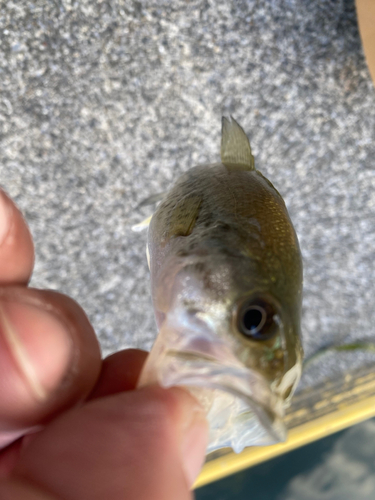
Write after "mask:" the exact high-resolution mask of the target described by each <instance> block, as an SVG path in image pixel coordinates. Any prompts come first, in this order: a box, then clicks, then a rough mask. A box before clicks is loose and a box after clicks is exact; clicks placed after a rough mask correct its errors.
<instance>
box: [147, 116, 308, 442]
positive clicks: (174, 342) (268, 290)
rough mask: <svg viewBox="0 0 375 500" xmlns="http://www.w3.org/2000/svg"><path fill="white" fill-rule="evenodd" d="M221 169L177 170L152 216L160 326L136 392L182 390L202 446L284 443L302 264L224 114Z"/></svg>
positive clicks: (276, 205) (278, 208) (288, 226)
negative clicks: (204, 437)
mask: <svg viewBox="0 0 375 500" xmlns="http://www.w3.org/2000/svg"><path fill="white" fill-rule="evenodd" d="M221 159H222V162H221V163H216V164H212V165H202V166H197V167H194V168H192V169H191V170H189V171H188V172H187V173H185V174H184V175H182V176H181V177H180V178H179V179H178V180H177V182H176V183H175V185H174V186H173V187H172V188H171V189H170V190H169V191H168V193H167V194H166V195H165V197H164V199H163V201H162V202H161V203H160V205H159V206H158V208H157V210H156V211H155V213H154V215H153V216H152V218H151V221H150V226H149V231H148V255H149V266H150V273H151V287H152V299H153V306H154V310H155V316H156V320H157V324H158V327H159V329H160V332H159V336H158V339H157V341H156V342H155V345H154V348H153V350H152V351H151V355H150V357H149V361H148V363H147V364H146V367H145V369H144V372H143V374H142V376H141V385H143V384H145V383H149V382H151V381H153V382H159V383H161V384H162V385H164V386H170V385H184V386H187V387H189V388H190V390H191V391H192V392H193V393H194V394H195V395H196V396H197V397H198V399H200V401H201V403H202V404H203V405H204V406H205V408H206V411H207V414H208V420H209V423H210V428H211V437H210V447H209V450H210V451H211V450H213V449H217V448H219V447H222V446H232V447H233V449H235V451H240V450H241V449H243V447H244V446H248V445H251V444H271V443H274V442H277V441H280V440H282V439H284V438H285V429H284V427H283V421H282V418H283V411H284V408H285V406H286V405H287V404H288V401H289V400H290V397H291V395H292V394H293V391H294V389H295V387H296V384H297V383H298V380H299V377H300V373H301V362H302V348H301V343H300V317H301V301H302V259H301V253H300V249H299V245H298V240H297V236H296V233H295V231H294V228H293V225H292V223H291V220H290V218H289V215H288V212H287V209H286V206H285V203H284V201H283V199H282V197H281V195H280V194H279V193H278V191H277V190H276V189H275V188H274V186H273V185H272V184H271V182H270V181H268V180H267V179H266V178H265V177H264V176H263V175H262V174H261V173H260V172H259V171H257V170H255V168H254V160H253V157H252V154H251V148H250V144H249V142H248V139H247V137H246V135H245V133H244V132H243V130H242V128H241V127H240V126H239V125H238V124H237V122H235V121H234V120H233V119H232V120H231V121H229V120H226V119H225V118H224V119H223V133H222V148H221Z"/></svg>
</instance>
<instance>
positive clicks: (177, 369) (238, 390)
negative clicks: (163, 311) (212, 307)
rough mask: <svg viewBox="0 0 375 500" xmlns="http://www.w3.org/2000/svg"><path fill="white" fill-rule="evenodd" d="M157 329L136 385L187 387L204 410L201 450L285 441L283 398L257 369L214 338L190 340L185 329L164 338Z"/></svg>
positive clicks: (238, 449) (163, 333)
mask: <svg viewBox="0 0 375 500" xmlns="http://www.w3.org/2000/svg"><path fill="white" fill-rule="evenodd" d="M163 330H164V329H163V328H162V330H161V331H160V332H159V336H158V338H157V340H156V342H155V344H154V347H153V349H152V350H151V353H150V355H149V357H148V359H147V361H146V364H145V367H144V369H143V371H142V373H141V377H140V380H139V384H138V385H139V386H143V385H149V384H151V383H155V382H156V383H158V384H160V385H161V386H162V387H165V388H168V387H172V386H183V387H185V388H187V389H188V390H189V391H190V392H191V393H192V394H193V395H194V396H195V397H196V398H197V399H198V400H199V402H200V404H201V405H202V406H203V408H204V409H205V411H206V415H207V420H208V422H209V427H210V436H209V445H208V449H207V452H211V451H214V450H217V449H219V448H223V447H231V448H232V449H233V450H234V451H235V452H236V453H239V452H241V451H242V450H243V449H244V448H245V447H247V446H262V445H270V444H275V443H278V442H281V441H285V439H286V428H285V424H284V422H283V417H284V407H283V400H282V398H281V397H280V396H279V395H278V394H276V393H274V392H273V391H272V389H271V387H270V384H269V382H268V381H267V380H266V379H265V378H264V377H263V376H262V375H261V374H260V373H258V372H257V371H255V370H253V369H250V368H248V367H246V366H245V365H243V364H242V363H241V362H240V361H239V360H238V359H237V358H236V357H235V356H234V355H233V354H232V352H231V350H230V349H229V348H228V346H227V345H225V343H223V342H222V341H220V340H217V339H210V341H209V343H207V340H206V341H205V342H203V343H202V337H200V338H199V342H194V341H193V342H192V341H191V337H190V338H189V336H186V332H185V335H183V338H182V336H180V335H178V334H176V332H173V335H169V338H168V335H165V333H166V332H165V331H164V332H163ZM166 337H167V338H166ZM171 338H172V342H171ZM187 338H189V341H188V342H187V341H186V339H187Z"/></svg>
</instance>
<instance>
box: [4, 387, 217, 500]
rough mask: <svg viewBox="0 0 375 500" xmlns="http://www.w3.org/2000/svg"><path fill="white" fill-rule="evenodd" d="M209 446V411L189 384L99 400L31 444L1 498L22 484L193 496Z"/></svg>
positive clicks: (97, 494)
mask: <svg viewBox="0 0 375 500" xmlns="http://www.w3.org/2000/svg"><path fill="white" fill-rule="evenodd" d="M206 445H207V423H206V420H205V418H204V414H203V412H202V409H201V407H200V406H199V405H198V403H197V402H196V400H195V399H194V398H193V397H192V396H190V394H188V393H187V392H186V391H184V390H183V389H178V388H172V389H168V390H165V389H161V388H160V387H157V386H153V387H146V388H142V389H139V390H135V391H130V392H125V393H121V394H117V395H115V396H110V397H106V398H101V399H97V400H93V401H91V402H89V403H87V404H86V405H85V406H84V407H81V408H78V409H74V410H71V411H69V412H67V413H65V414H63V415H62V416H60V417H58V418H57V419H56V420H55V421H53V422H52V423H51V424H50V425H49V426H47V428H46V429H45V430H44V431H42V432H40V434H39V435H37V436H36V437H35V438H34V439H33V440H32V441H31V443H30V444H29V445H28V446H27V448H26V449H25V450H24V452H23V454H22V456H21V458H20V462H19V464H18V465H17V467H16V469H15V470H14V474H13V476H12V478H11V479H10V480H9V481H8V482H4V483H3V486H2V488H5V490H2V489H1V486H0V497H1V498H3V496H2V493H3V495H4V493H5V495H6V494H7V488H17V487H18V486H19V485H18V486H17V481H18V482H19V483H20V484H21V483H22V487H23V488H25V484H26V485H30V492H31V495H34V496H35V495H37V494H39V493H40V499H42V498H43V499H44V498H46V494H47V495H50V496H51V498H53V496H56V497H57V498H64V500H82V499H85V498H90V499H92V500H96V499H97V500H102V499H103V498H111V500H117V499H118V500H120V499H121V500H122V499H124V498H126V499H128V500H133V499H134V500H135V499H136V500H149V499H150V498H152V499H153V500H175V499H176V498H178V499H179V500H190V499H191V493H190V492H189V490H190V487H191V485H192V483H193V481H194V480H195V478H196V476H197V474H198V473H199V470H200V468H201V466H202V463H203V460H204V455H205V449H206ZM31 485H32V486H31ZM35 488H37V490H38V493H37V492H36V490H35ZM14 491H18V490H14ZM43 495H44V496H43ZM10 497H11V495H10ZM4 498H7V497H6V496H4ZM17 498H22V500H23V498H24V499H25V500H26V499H28V498H29V497H28V496H25V497H23V496H22V497H17ZM30 498H33V499H34V497H33V496H30ZM35 498H36V499H37V498H39V497H38V496H36V497H35ZM48 498H49V496H48Z"/></svg>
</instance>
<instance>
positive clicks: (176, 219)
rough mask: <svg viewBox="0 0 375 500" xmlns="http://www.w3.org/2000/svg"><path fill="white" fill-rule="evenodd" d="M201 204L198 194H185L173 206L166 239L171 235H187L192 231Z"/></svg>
mask: <svg viewBox="0 0 375 500" xmlns="http://www.w3.org/2000/svg"><path fill="white" fill-rule="evenodd" d="M201 204H202V198H201V197H200V196H196V195H191V196H186V197H185V198H183V199H182V200H181V201H179V202H178V203H177V205H176V206H175V208H174V210H173V212H172V214H171V218H170V221H169V230H168V235H167V239H169V238H171V237H172V236H189V234H191V232H192V231H193V228H194V226H195V222H196V220H197V218H198V214H199V210H200V207H201Z"/></svg>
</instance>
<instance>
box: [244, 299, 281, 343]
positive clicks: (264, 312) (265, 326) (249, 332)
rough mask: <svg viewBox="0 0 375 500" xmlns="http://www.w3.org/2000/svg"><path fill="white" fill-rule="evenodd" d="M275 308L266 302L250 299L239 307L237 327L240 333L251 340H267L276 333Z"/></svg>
mask: <svg viewBox="0 0 375 500" xmlns="http://www.w3.org/2000/svg"><path fill="white" fill-rule="evenodd" d="M276 314H277V311H276V308H275V307H274V306H273V305H272V304H271V303H270V302H267V301H266V300H263V299H252V300H250V301H247V302H246V303H245V304H243V306H242V307H240V309H239V312H238V317H237V327H238V330H239V331H240V333H242V335H244V336H245V337H247V338H249V339H253V340H268V339H270V338H272V337H273V336H274V335H275V333H276V332H277V329H278V326H277V323H276V321H275V319H274V317H275V315H276Z"/></svg>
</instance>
